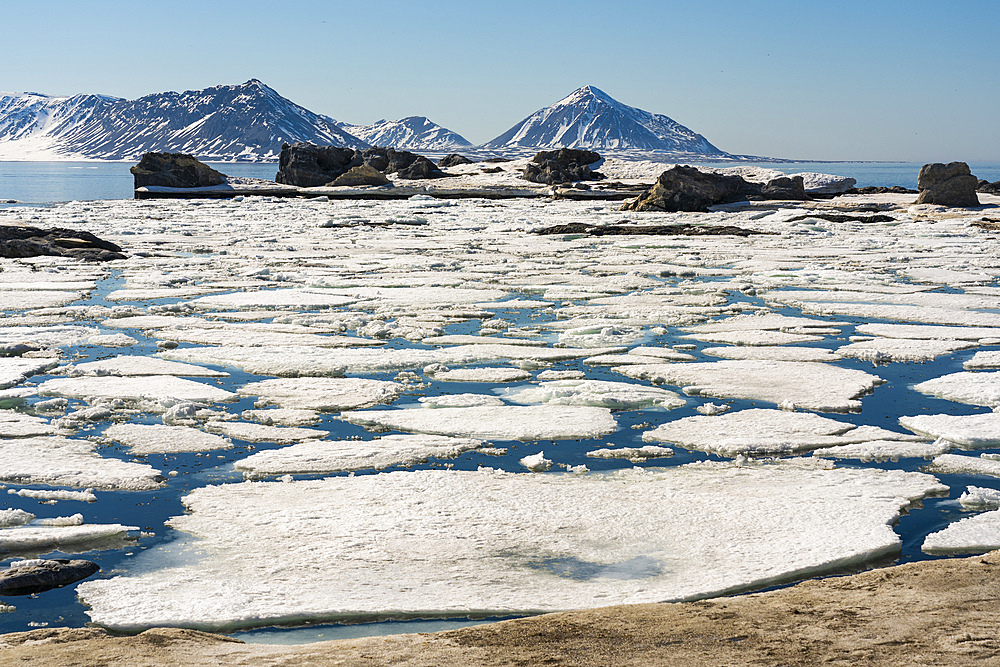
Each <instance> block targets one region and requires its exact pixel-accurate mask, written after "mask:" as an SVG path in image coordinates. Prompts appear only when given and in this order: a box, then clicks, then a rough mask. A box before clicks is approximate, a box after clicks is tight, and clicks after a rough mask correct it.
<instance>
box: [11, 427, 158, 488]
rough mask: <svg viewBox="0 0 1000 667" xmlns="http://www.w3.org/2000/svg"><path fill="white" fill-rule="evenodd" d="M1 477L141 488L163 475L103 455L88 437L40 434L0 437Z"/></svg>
mask: <svg viewBox="0 0 1000 667" xmlns="http://www.w3.org/2000/svg"><path fill="white" fill-rule="evenodd" d="M0 480H2V481H4V482H10V483H14V484H47V485H50V486H69V487H76V488H80V489H84V488H96V489H118V490H123V491H142V490H145V489H155V488H156V487H158V486H159V485H160V483H161V480H162V477H161V476H160V471H159V470H156V469H154V468H153V467H152V466H148V465H145V464H142V463H129V462H127V461H122V460H120V459H114V458H107V457H102V456H100V455H98V454H97V453H96V452H95V451H94V444H93V443H91V442H88V441H87V440H74V439H69V438H64V437H60V436H40V437H32V438H12V439H9V440H0Z"/></svg>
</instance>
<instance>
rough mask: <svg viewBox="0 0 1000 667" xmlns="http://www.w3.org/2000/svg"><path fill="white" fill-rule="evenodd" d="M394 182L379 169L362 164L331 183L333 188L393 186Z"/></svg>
mask: <svg viewBox="0 0 1000 667" xmlns="http://www.w3.org/2000/svg"><path fill="white" fill-rule="evenodd" d="M391 184H392V181H390V180H389V179H388V178H386V177H385V174H383V173H382V172H381V171H379V170H378V169H375V168H374V167H371V166H369V165H367V164H361V165H358V166H357V167H351V168H350V169H348V170H347V171H346V172H345V173H343V174H341V175H340V176H338V177H337V178H335V179H334V180H333V182H331V183H329V185H333V186H341V185H350V186H358V185H391Z"/></svg>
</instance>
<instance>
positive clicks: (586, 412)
mask: <svg viewBox="0 0 1000 667" xmlns="http://www.w3.org/2000/svg"><path fill="white" fill-rule="evenodd" d="M341 418H342V419H344V420H345V421H348V422H350V423H352V424H359V425H361V426H369V427H375V428H383V429H395V430H400V431H410V432H413V433H428V434H434V435H450V436H455V437H463V438H479V439H483V440H491V439H492V440H570V439H580V440H583V439H588V438H599V437H601V436H604V435H608V434H609V433H614V432H615V431H616V430H617V429H618V425H617V423H616V422H615V418H614V417H613V416H612V415H611V411H610V410H608V409H607V408H594V407H576V406H551V405H538V406H535V405H531V406H521V405H503V406H487V407H474V408H439V409H436V410H421V409H414V408H410V409H403V410H364V411H360V412H345V413H343V414H342V415H341Z"/></svg>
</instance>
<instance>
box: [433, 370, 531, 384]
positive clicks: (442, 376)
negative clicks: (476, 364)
mask: <svg viewBox="0 0 1000 667" xmlns="http://www.w3.org/2000/svg"><path fill="white" fill-rule="evenodd" d="M424 372H425V373H427V374H428V375H430V377H432V378H434V379H435V380H437V381H438V382H484V383H491V384H501V383H504V382H520V381H521V380H527V379H528V378H530V377H531V373H529V372H528V371H524V370H521V369H520V368H452V369H444V370H434V371H432V372H429V371H428V370H427V369H424Z"/></svg>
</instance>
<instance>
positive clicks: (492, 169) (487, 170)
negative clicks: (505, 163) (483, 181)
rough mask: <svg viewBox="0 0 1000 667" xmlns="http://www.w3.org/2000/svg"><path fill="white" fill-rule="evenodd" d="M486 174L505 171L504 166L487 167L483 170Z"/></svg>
mask: <svg viewBox="0 0 1000 667" xmlns="http://www.w3.org/2000/svg"><path fill="white" fill-rule="evenodd" d="M481 171H482V172H483V173H484V174H499V173H500V172H501V171H503V167H486V168H485V169H482V170H481Z"/></svg>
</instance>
